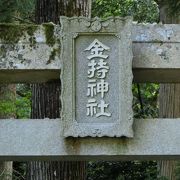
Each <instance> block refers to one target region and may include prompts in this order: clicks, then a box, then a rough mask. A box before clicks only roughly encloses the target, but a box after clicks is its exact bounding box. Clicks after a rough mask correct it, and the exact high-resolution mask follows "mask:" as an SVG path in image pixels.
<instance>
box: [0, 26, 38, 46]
mask: <svg viewBox="0 0 180 180" xmlns="http://www.w3.org/2000/svg"><path fill="white" fill-rule="evenodd" d="M37 28H38V26H36V25H24V24H23V25H17V24H0V39H1V40H2V41H5V42H8V43H17V42H18V41H19V39H20V38H21V37H22V36H23V35H25V33H27V34H28V35H29V36H32V35H33V34H34V32H35V31H36V29H37Z"/></svg>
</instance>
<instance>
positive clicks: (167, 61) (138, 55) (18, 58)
mask: <svg viewBox="0 0 180 180" xmlns="http://www.w3.org/2000/svg"><path fill="white" fill-rule="evenodd" d="M2 26H3V27H4V25H0V29H2ZM14 26H16V28H15V27H14ZM20 26H22V25H12V26H11V27H9V32H11V31H12V29H19V30H21V29H22V28H25V27H20ZM50 27H51V29H50V32H51V31H53V32H54V35H53V34H51V36H54V37H55V39H56V40H57V41H55V42H53V43H52V42H50V43H48V41H47V37H46V35H47V34H48V33H47V31H46V30H47V29H46V28H45V26H43V25H40V26H37V27H36V28H34V31H30V30H28V29H33V28H32V27H31V26H28V27H26V28H25V30H24V32H25V33H21V36H19V38H18V41H17V42H14V41H12V40H13V39H12V38H11V41H10V40H8V39H7V40H5V39H2V38H0V47H1V49H0V83H2V82H9V83H10V82H11V83H17V82H29V83H30V82H37V79H36V78H34V77H35V76H33V75H32V76H29V73H27V70H30V71H31V72H32V74H33V71H34V72H35V74H38V75H39V76H40V77H42V78H40V82H46V81H49V80H52V79H58V78H59V73H54V72H58V71H59V69H61V65H62V59H61V58H60V56H59V53H60V51H61V47H59V45H60V40H59V39H58V38H57V37H58V36H57V34H59V29H60V27H59V26H54V28H52V26H50ZM45 29H46V30H45ZM27 31H29V32H33V34H31V35H30V34H28V33H27ZM0 37H2V35H0ZM179 37H180V25H178V24H177V25H175V24H174V25H172V24H165V25H162V24H134V25H133V31H132V39H133V55H134V58H133V73H134V81H135V82H180V80H179V78H177V77H179V71H180V70H179V69H180V63H179V58H178V57H179V52H180V51H179V49H180V43H179V42H180V38H179ZM32 39H34V41H32ZM33 42H34V43H33ZM2 47H3V48H2ZM57 50H58V51H57ZM6 69H8V70H7V71H6ZM47 69H49V70H50V72H53V73H51V74H50V76H47V75H46V74H45V71H43V70H47ZM9 70H13V73H12V71H9ZM19 70H21V73H19V72H20V71H19ZM150 74H151V75H150ZM149 75H150V76H149Z"/></svg>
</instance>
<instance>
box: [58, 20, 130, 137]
mask: <svg viewBox="0 0 180 180" xmlns="http://www.w3.org/2000/svg"><path fill="white" fill-rule="evenodd" d="M60 21H61V28H62V29H61V30H62V31H61V36H62V39H61V46H62V49H63V52H62V54H61V55H62V56H61V59H63V65H62V67H63V68H62V76H61V77H62V78H61V80H62V96H61V98H62V107H63V109H62V116H61V117H62V118H63V122H64V136H65V137H87V136H90V137H103V136H108V137H122V136H124V137H133V130H132V124H133V113H132V99H133V96H132V40H131V30H132V20H131V19H129V18H118V17H116V18H109V19H107V20H106V21H104V20H100V19H97V18H96V19H88V18H83V17H80V18H66V17H61V19H60Z"/></svg>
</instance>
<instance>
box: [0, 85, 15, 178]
mask: <svg viewBox="0 0 180 180" xmlns="http://www.w3.org/2000/svg"><path fill="white" fill-rule="evenodd" d="M15 100H16V86H15V85H1V86H0V118H1V119H8V118H15V116H16V113H15V103H14V102H15ZM12 164H13V163H12V162H8V161H7V162H0V180H1V179H2V180H12V171H13V168H12Z"/></svg>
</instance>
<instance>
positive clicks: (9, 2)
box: [0, 0, 16, 22]
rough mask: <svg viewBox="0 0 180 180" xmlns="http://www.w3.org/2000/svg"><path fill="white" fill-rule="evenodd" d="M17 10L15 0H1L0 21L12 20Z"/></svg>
mask: <svg viewBox="0 0 180 180" xmlns="http://www.w3.org/2000/svg"><path fill="white" fill-rule="evenodd" d="M15 10H16V1H15V0H0V22H11V21H12V16H13V14H14V12H15Z"/></svg>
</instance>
